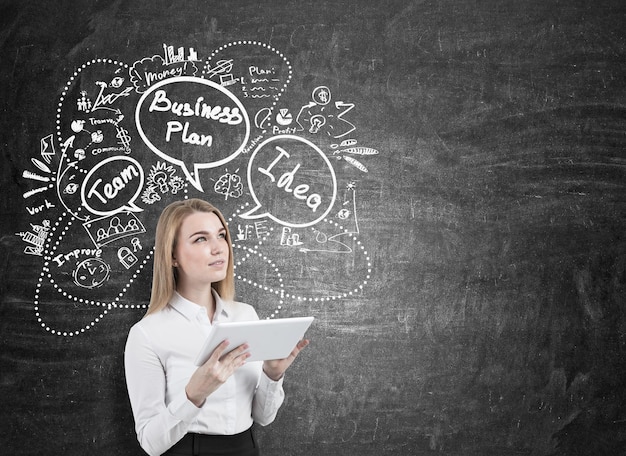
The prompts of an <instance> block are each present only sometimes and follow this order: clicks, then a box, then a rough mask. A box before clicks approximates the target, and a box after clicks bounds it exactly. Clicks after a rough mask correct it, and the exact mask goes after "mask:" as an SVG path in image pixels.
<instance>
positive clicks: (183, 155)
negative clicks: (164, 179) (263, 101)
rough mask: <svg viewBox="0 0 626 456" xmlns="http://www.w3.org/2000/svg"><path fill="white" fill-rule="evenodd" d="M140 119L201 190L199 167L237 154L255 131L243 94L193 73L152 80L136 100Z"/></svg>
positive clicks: (145, 136) (153, 145)
mask: <svg viewBox="0 0 626 456" xmlns="http://www.w3.org/2000/svg"><path fill="white" fill-rule="evenodd" d="M135 123H136V124H137V131H138V132H139V135H140V136H141V139H142V140H143V141H144V143H146V145H147V146H148V147H149V148H150V149H151V150H152V151H153V152H154V153H155V154H157V155H158V156H159V157H161V158H162V159H164V160H166V161H168V162H170V163H173V164H175V165H177V166H180V167H181V168H182V170H183V172H184V173H185V176H186V177H187V179H188V180H189V182H191V184H192V185H193V186H194V187H195V188H196V189H198V190H199V191H203V190H202V184H201V183H200V176H199V171H200V170H201V169H207V168H215V167H218V166H221V165H223V164H225V163H228V162H229V161H231V160H232V159H234V158H235V157H236V156H237V155H239V154H240V153H241V152H242V151H243V150H244V149H245V146H246V143H247V142H248V138H249V136H250V120H249V118H248V114H247V112H246V110H245V108H244V106H243V104H242V103H241V102H240V101H239V99H238V98H237V97H235V96H234V95H233V94H232V93H231V92H229V91H228V90H226V89H224V88H223V87H222V86H220V85H218V84H216V83H214V82H212V81H209V80H207V79H202V78H196V77H192V76H181V77H174V78H169V79H165V80H163V81H161V82H158V83H156V84H154V85H153V86H151V87H150V88H149V89H148V90H147V91H146V92H145V93H144V94H143V95H142V96H141V98H140V99H139V102H138V103H137V108H136V109H135Z"/></svg>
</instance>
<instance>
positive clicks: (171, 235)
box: [146, 198, 235, 315]
mask: <svg viewBox="0 0 626 456" xmlns="http://www.w3.org/2000/svg"><path fill="white" fill-rule="evenodd" d="M194 212H212V213H214V214H215V215H217V217H218V218H219V219H220V221H221V222H222V225H223V226H224V229H225V230H226V241H227V242H228V250H229V255H228V267H227V269H226V277H225V278H224V280H221V281H219V282H215V283H213V284H211V286H212V288H213V289H214V290H215V291H217V293H218V294H219V295H220V297H221V298H222V299H224V300H226V301H232V300H233V299H235V277H234V269H235V268H234V264H233V243H232V239H231V237H230V231H229V230H228V225H227V224H226V220H225V219H224V216H223V215H222V213H221V212H220V211H219V210H218V209H217V208H216V207H215V206H213V205H212V204H210V203H207V202H206V201H204V200H201V199H198V198H192V199H187V200H182V201H176V202H174V203H171V204H170V205H168V206H167V207H166V208H165V209H163V212H161V216H160V217H159V221H158V223H157V227H156V233H155V237H154V267H153V272H152V292H151V295H150V305H149V306H148V310H147V312H146V315H149V314H151V313H153V312H158V311H159V310H161V309H163V308H164V307H165V306H167V303H168V302H170V300H171V299H172V296H173V295H174V291H176V282H177V277H176V269H175V268H174V266H173V259H172V254H173V252H174V249H175V248H176V238H177V237H178V231H179V229H180V226H181V225H182V223H183V220H184V219H185V218H186V217H187V216H188V215H190V214H193V213H194Z"/></svg>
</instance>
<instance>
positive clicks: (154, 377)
mask: <svg viewBox="0 0 626 456" xmlns="http://www.w3.org/2000/svg"><path fill="white" fill-rule="evenodd" d="M124 368H125V372H126V386H127V388H128V397H129V399H130V404H131V407H132V410H133V417H134V419H135V431H136V432H137V440H138V441H139V444H140V445H141V447H142V448H143V449H144V451H145V452H146V453H148V454H149V455H150V456H153V455H155V456H156V455H160V454H163V453H164V452H165V451H167V450H168V449H169V448H171V447H172V445H174V444H175V443H176V442H178V441H179V440H180V439H181V438H182V437H183V436H184V435H185V434H186V433H187V429H188V428H189V425H190V424H191V423H193V421H194V420H195V418H196V416H197V415H198V414H199V413H200V410H201V409H199V408H197V407H196V406H195V405H194V404H193V403H192V402H191V401H189V399H188V398H187V394H186V393H185V390H184V389H183V390H182V391H181V393H180V394H178V395H177V396H176V397H175V398H174V399H173V400H172V401H171V402H170V403H169V405H167V406H166V404H165V386H166V383H165V372H164V370H163V365H162V364H161V361H160V360H159V357H158V356H157V354H156V353H155V351H154V350H153V348H152V345H151V344H150V341H149V339H148V337H147V336H146V335H145V333H144V332H143V331H142V329H141V327H139V326H133V327H132V328H131V330H130V332H129V334H128V339H127V341H126V349H125V352H124Z"/></svg>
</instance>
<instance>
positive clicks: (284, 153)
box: [240, 135, 337, 228]
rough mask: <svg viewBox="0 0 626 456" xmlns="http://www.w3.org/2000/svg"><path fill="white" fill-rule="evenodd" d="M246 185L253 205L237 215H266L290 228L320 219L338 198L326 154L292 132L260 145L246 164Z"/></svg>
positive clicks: (251, 217) (246, 216)
mask: <svg viewBox="0 0 626 456" xmlns="http://www.w3.org/2000/svg"><path fill="white" fill-rule="evenodd" d="M248 186H249V187H250V193H251V195H252V198H253V199H254V202H255V203H256V206H255V207H254V208H253V209H252V210H250V211H248V212H246V213H245V214H241V215H240V217H242V218H244V219H258V218H263V217H268V218H270V219H272V220H274V221H275V222H277V223H280V224H281V225H284V226H289V227H293V228H304V227H307V226H312V225H315V224H316V223H318V222H319V221H321V220H323V219H324V217H326V216H327V215H328V213H329V212H330V210H331V209H332V207H333V205H334V204H335V199H336V197H337V178H336V177H335V171H334V170H333V167H332V165H331V163H330V161H329V160H328V157H326V155H325V154H324V152H322V151H321V150H320V149H319V148H318V147H317V146H316V145H315V144H313V143H312V142H310V141H308V140H306V139H304V138H300V137H299V136H293V135H279V136H274V137H271V138H269V139H266V140H265V141H263V142H262V143H261V144H259V146H258V147H257V148H256V150H255V151H254V153H253V154H252V156H251V157H250V161H249V163H248Z"/></svg>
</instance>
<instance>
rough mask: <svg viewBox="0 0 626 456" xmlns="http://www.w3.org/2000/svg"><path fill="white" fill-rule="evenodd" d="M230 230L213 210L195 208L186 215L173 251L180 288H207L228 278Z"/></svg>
mask: <svg viewBox="0 0 626 456" xmlns="http://www.w3.org/2000/svg"><path fill="white" fill-rule="evenodd" d="M229 252H230V251H229V248H228V241H227V240H226V230H225V228H224V226H223V225H222V222H221V221H220V219H219V218H218V216H217V215H215V214H214V213H212V212H194V213H192V214H190V215H188V216H187V217H185V218H184V219H183V222H182V224H181V226H180V229H179V230H178V236H177V238H176V248H175V249H174V252H173V261H174V266H175V267H176V268H177V270H178V283H177V288H178V289H180V288H181V287H193V288H203V287H206V286H210V285H211V284H212V283H215V282H219V281H221V280H224V278H225V277H226V270H227V268H228V255H229Z"/></svg>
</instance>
